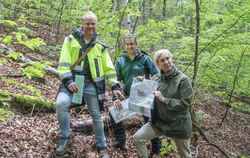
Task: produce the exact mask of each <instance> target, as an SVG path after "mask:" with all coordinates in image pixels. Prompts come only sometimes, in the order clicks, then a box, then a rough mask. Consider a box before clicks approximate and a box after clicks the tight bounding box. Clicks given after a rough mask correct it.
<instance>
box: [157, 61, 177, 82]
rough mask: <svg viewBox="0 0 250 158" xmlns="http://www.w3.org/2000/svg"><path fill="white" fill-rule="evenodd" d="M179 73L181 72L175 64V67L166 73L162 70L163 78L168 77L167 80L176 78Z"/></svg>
mask: <svg viewBox="0 0 250 158" xmlns="http://www.w3.org/2000/svg"><path fill="white" fill-rule="evenodd" d="M179 73H180V71H179V69H178V68H177V67H176V66H175V65H174V66H173V68H172V69H171V70H170V71H168V72H167V73H165V72H163V71H162V70H161V78H162V79H166V80H170V79H172V78H174V77H175V76H177V75H178V74H179Z"/></svg>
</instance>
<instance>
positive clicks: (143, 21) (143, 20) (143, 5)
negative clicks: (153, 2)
mask: <svg viewBox="0 0 250 158" xmlns="http://www.w3.org/2000/svg"><path fill="white" fill-rule="evenodd" d="M145 10H146V7H145V0H143V1H142V23H143V25H144V26H145V25H146V24H147V22H146V16H145V12H146V11H145Z"/></svg>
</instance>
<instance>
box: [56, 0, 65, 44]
mask: <svg viewBox="0 0 250 158" xmlns="http://www.w3.org/2000/svg"><path fill="white" fill-rule="evenodd" d="M65 2H66V0H62V3H61V9H60V15H59V20H58V23H57V33H56V43H58V40H59V33H60V25H61V20H62V14H63V7H64V4H65Z"/></svg>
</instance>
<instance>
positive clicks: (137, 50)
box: [123, 49, 143, 58]
mask: <svg viewBox="0 0 250 158" xmlns="http://www.w3.org/2000/svg"><path fill="white" fill-rule="evenodd" d="M123 56H124V57H126V58H129V57H128V52H127V51H124V52H123ZM141 56H143V53H142V52H141V50H139V49H136V54H135V58H136V57H137V58H138V57H141Z"/></svg>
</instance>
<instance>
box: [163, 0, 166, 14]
mask: <svg viewBox="0 0 250 158" xmlns="http://www.w3.org/2000/svg"><path fill="white" fill-rule="evenodd" d="M162 16H163V17H164V18H166V0H163V10H162Z"/></svg>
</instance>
